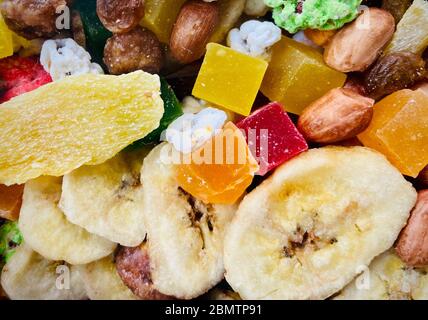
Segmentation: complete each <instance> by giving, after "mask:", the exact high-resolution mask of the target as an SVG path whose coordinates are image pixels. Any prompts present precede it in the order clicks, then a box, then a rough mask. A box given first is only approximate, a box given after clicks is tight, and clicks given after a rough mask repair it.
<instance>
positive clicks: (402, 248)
mask: <svg viewBox="0 0 428 320" xmlns="http://www.w3.org/2000/svg"><path fill="white" fill-rule="evenodd" d="M396 250H397V254H398V255H399V256H400V258H401V260H403V261H404V262H405V263H406V264H407V265H409V266H412V267H425V266H428V190H423V191H419V194H418V200H417V202H416V206H415V208H414V209H413V211H412V213H411V215H410V219H409V221H408V223H407V226H406V227H405V228H404V229H403V231H402V232H401V235H400V237H399V238H398V241H397V245H396Z"/></svg>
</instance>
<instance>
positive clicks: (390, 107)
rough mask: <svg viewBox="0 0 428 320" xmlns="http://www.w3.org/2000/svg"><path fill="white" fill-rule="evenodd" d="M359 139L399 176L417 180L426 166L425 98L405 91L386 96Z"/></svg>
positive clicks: (427, 107)
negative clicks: (394, 167)
mask: <svg viewBox="0 0 428 320" xmlns="http://www.w3.org/2000/svg"><path fill="white" fill-rule="evenodd" d="M358 138H359V139H360V141H361V142H362V143H363V144H364V145H365V146H367V147H370V148H373V149H376V150H378V151H379V152H381V153H383V154H384V155H385V156H386V157H387V158H388V159H389V161H391V162H392V164H394V165H395V166H396V167H397V168H398V169H399V170H400V171H401V173H403V174H405V175H408V176H411V177H416V176H417V175H418V174H419V172H420V171H421V170H422V169H423V168H424V167H425V166H426V165H427V164H428V95H427V94H425V93H424V92H423V91H422V90H416V91H412V90H408V89H405V90H400V91H397V92H395V93H393V94H391V95H389V96H387V97H386V98H384V99H383V100H381V101H380V102H378V103H377V104H376V105H375V106H374V114H373V120H372V122H371V124H370V126H369V127H368V128H367V129H366V130H365V131H364V132H363V133H361V134H360V135H359V136H358Z"/></svg>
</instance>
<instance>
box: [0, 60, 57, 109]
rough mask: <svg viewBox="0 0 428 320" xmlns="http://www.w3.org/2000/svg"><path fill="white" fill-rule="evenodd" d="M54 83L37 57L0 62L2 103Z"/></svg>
mask: <svg viewBox="0 0 428 320" xmlns="http://www.w3.org/2000/svg"><path fill="white" fill-rule="evenodd" d="M49 82H52V78H51V76H50V75H49V73H47V72H46V71H45V70H44V69H43V66H42V65H41V64H40V62H39V60H38V58H37V57H29V58H24V57H19V56H12V57H8V58H5V59H1V60H0V103H3V102H6V101H8V100H10V99H12V98H14V97H16V96H19V95H21V94H24V93H26V92H30V91H32V90H35V89H37V88H38V87H40V86H42V85H44V84H47V83H49Z"/></svg>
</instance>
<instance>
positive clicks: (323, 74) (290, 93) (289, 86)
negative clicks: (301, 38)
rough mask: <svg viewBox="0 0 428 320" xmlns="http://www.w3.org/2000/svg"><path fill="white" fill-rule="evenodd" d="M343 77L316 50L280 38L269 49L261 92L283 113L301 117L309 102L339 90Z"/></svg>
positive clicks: (344, 78) (343, 80)
mask: <svg viewBox="0 0 428 320" xmlns="http://www.w3.org/2000/svg"><path fill="white" fill-rule="evenodd" d="M345 81H346V75H345V74H343V73H341V72H338V71H336V70H333V69H331V68H330V67H328V66H327V65H326V64H325V63H324V60H323V57H322V55H321V54H320V53H319V52H318V51H317V50H315V49H313V48H311V47H308V46H306V45H304V44H301V43H299V42H297V41H294V40H292V39H289V38H287V37H282V39H281V41H279V42H278V43H276V44H275V45H274V46H273V48H272V60H271V62H270V63H269V68H268V70H267V71H266V75H265V78H264V80H263V84H262V86H261V91H262V92H263V94H264V95H265V96H267V97H268V98H269V99H270V100H271V101H278V102H280V103H281V104H283V105H284V107H285V109H286V111H288V112H292V113H295V114H301V113H302V111H303V109H304V108H305V107H307V106H308V105H309V104H310V103H311V102H313V101H315V100H317V99H319V98H321V97H322V96H323V95H324V94H325V93H327V92H328V91H330V90H331V89H334V88H337V87H341V86H343V84H344V83H345Z"/></svg>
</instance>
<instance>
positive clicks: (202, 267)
mask: <svg viewBox="0 0 428 320" xmlns="http://www.w3.org/2000/svg"><path fill="white" fill-rule="evenodd" d="M172 149H173V148H172V147H171V145H169V144H161V145H159V146H158V147H156V148H155V149H153V150H152V152H151V153H150V154H149V155H148V156H147V157H146V159H145V160H144V165H143V169H142V176H141V178H142V183H143V185H144V202H145V203H144V206H145V210H144V215H145V219H144V220H145V221H144V222H145V225H146V228H147V235H148V247H149V256H150V265H151V269H152V274H151V277H152V281H153V284H154V286H155V287H156V289H157V290H158V291H160V292H161V293H163V294H166V295H170V296H174V297H177V298H181V299H191V298H194V297H197V296H199V295H201V294H203V293H205V292H207V291H208V290H209V289H211V288H212V287H214V286H215V285H216V284H217V283H218V282H219V281H221V280H222V278H223V276H224V266H223V237H224V233H225V229H226V226H227V225H228V224H229V223H230V221H231V219H232V217H233V215H234V213H235V211H236V208H235V206H224V205H210V204H203V203H202V202H201V201H198V200H196V199H194V198H193V197H191V196H190V195H188V194H186V193H185V192H184V191H183V190H181V189H180V188H179V186H178V184H177V182H176V177H175V174H176V171H175V169H174V165H171V164H167V163H166V161H167V159H165V157H162V155H166V154H171V152H172Z"/></svg>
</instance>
